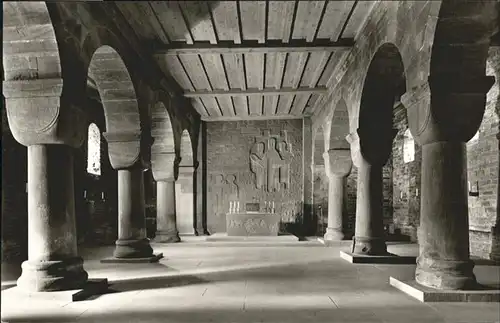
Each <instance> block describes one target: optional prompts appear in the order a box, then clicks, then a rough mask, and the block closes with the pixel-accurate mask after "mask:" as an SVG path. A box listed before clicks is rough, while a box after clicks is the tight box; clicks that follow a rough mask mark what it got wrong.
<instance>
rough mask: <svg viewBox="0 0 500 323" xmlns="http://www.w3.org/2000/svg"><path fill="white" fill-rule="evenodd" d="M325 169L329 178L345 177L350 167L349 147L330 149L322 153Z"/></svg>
mask: <svg viewBox="0 0 500 323" xmlns="http://www.w3.org/2000/svg"><path fill="white" fill-rule="evenodd" d="M323 159H324V160H325V171H326V174H327V175H328V177H329V178H332V177H345V176H347V175H349V173H350V172H351V169H352V159H351V151H350V149H330V150H328V151H326V152H324V153H323Z"/></svg>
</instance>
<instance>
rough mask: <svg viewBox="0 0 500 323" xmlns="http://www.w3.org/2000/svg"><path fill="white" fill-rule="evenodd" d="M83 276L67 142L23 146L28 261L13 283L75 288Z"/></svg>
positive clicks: (45, 288) (30, 287) (38, 287)
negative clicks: (26, 186) (25, 155)
mask: <svg viewBox="0 0 500 323" xmlns="http://www.w3.org/2000/svg"><path fill="white" fill-rule="evenodd" d="M87 278H88V275H87V273H86V272H85V270H84V269H83V259H82V258H81V257H79V256H78V252H77V243H76V224H75V197H74V183H73V156H72V151H71V147H68V146H65V145H44V144H40V145H31V146H28V260H27V261H25V262H23V264H22V274H21V277H19V279H18V281H17V285H18V286H19V287H20V288H22V289H24V290H28V291H54V290H65V289H77V288H80V287H83V285H84V284H85V282H86V281H87Z"/></svg>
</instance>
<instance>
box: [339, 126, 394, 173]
mask: <svg viewBox="0 0 500 323" xmlns="http://www.w3.org/2000/svg"><path fill="white" fill-rule="evenodd" d="M397 133H398V130H397V129H392V128H390V129H388V130H386V131H385V133H384V131H381V134H380V136H376V135H374V134H371V133H369V132H368V131H364V130H363V129H361V128H358V129H357V130H356V131H354V132H352V133H350V134H348V135H347V136H346V140H347V142H348V143H349V144H350V145H351V158H352V162H353V164H354V165H355V166H356V167H358V168H359V167H360V166H361V164H362V163H368V164H370V165H378V166H380V167H382V166H383V165H384V164H385V163H386V162H387V159H388V158H389V156H390V154H391V151H392V141H393V139H394V137H395V136H396V134H397Z"/></svg>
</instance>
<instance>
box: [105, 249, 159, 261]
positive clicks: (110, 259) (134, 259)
mask: <svg viewBox="0 0 500 323" xmlns="http://www.w3.org/2000/svg"><path fill="white" fill-rule="evenodd" d="M161 258H163V253H161V252H160V253H159V254H156V255H152V256H150V257H142V258H116V257H110V258H104V259H101V263H102V264H144V263H153V262H158V261H159V260H160V259H161Z"/></svg>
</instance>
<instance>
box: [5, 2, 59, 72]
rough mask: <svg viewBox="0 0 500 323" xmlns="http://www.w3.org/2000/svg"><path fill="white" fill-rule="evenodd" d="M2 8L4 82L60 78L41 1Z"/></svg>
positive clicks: (53, 36)
mask: <svg viewBox="0 0 500 323" xmlns="http://www.w3.org/2000/svg"><path fill="white" fill-rule="evenodd" d="M2 6H3V71H4V77H5V80H6V81H12V80H35V79H48V78H62V67H61V58H60V53H59V46H58V42H57V38H56V34H55V30H54V26H53V24H52V20H51V16H50V14H49V10H48V8H47V4H46V3H45V1H33V2H31V1H30V2H24V1H4V2H3V3H2ZM28 43H30V46H27V44H28ZM23 47H24V48H23ZM33 47H35V48H33ZM33 61H36V62H38V64H35V65H34V64H33V63H32V62H33Z"/></svg>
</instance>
